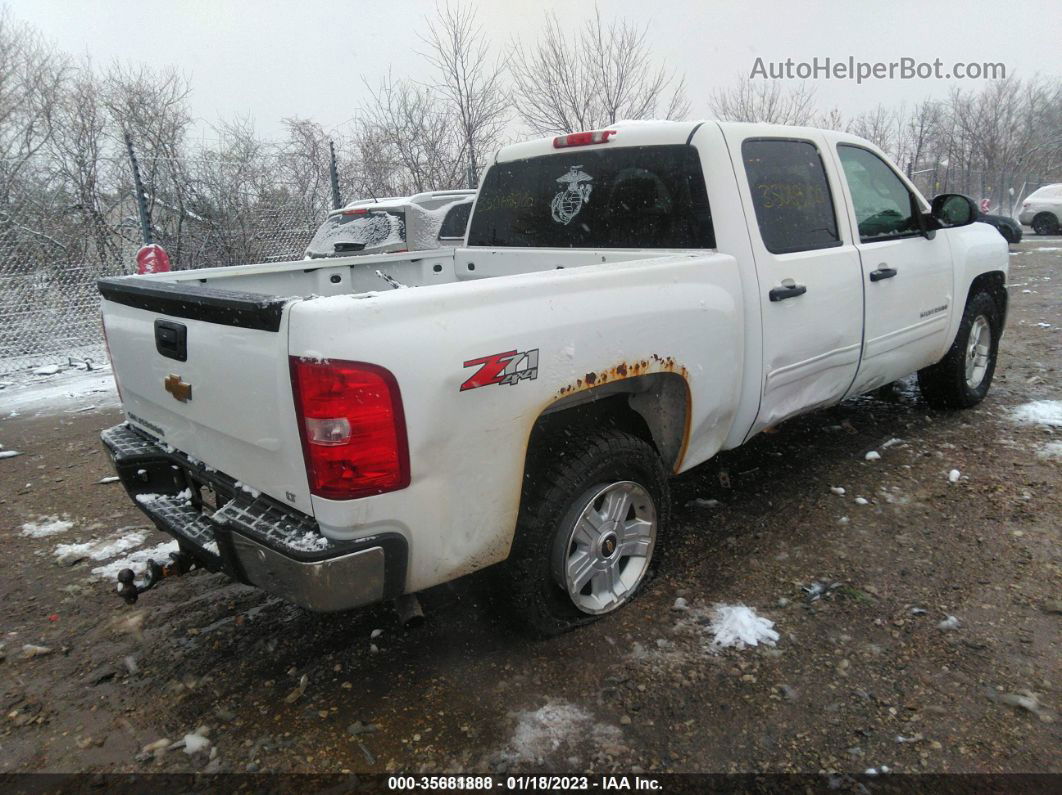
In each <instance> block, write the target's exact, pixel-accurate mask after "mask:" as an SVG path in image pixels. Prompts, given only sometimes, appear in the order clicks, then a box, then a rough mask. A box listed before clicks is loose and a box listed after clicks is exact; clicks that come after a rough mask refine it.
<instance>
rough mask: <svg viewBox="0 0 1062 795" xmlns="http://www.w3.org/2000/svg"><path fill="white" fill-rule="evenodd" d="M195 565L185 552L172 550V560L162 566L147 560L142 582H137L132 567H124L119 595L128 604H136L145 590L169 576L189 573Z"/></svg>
mask: <svg viewBox="0 0 1062 795" xmlns="http://www.w3.org/2000/svg"><path fill="white" fill-rule="evenodd" d="M193 566H195V561H194V560H193V559H192V557H191V556H190V555H186V554H185V553H184V552H171V553H170V562H169V563H166V564H165V565H163V566H160V565H159V564H158V563H156V562H155V561H154V560H151V559H149V560H148V562H147V571H145V572H144V580H143V582H142V583H140V584H137V583H136V581H135V580H136V575H135V574H134V573H133V570H132V569H122V570H121V571H120V572H118V595H119V596H121V597H122V599H123V600H125V603H126V604H127V605H132V604H136V600H137V598H138V597H139V596H140V594H142V593H144V591H150V590H151V589H152V588H154V587H155V586H156V585H158V584H159V583H160V582H162V581H163V580H164V579H166V578H167V577H180V576H181V575H182V574H186V573H188V571H189V570H191V569H192V567H193Z"/></svg>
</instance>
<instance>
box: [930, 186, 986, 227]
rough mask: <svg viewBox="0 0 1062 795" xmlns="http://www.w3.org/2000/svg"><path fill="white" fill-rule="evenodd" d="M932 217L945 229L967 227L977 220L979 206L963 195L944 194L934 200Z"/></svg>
mask: <svg viewBox="0 0 1062 795" xmlns="http://www.w3.org/2000/svg"><path fill="white" fill-rule="evenodd" d="M931 206H932V210H931V211H930V215H932V216H933V218H934V219H936V221H937V222H938V223H939V224H940V225H941V226H942V227H944V228H949V227H954V226H966V225H967V224H972V223H973V222H974V221H976V220H977V216H978V215H979V213H978V210H977V205H976V204H974V203H973V200H972V199H970V198H969V197H968V196H963V195H962V194H961V193H942V194H940V195H939V196H937V197H936V198H934V199H933V203H932V205H931Z"/></svg>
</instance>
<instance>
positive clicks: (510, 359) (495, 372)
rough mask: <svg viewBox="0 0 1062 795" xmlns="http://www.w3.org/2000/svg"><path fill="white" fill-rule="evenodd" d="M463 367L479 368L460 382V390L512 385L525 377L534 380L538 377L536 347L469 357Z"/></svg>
mask: <svg viewBox="0 0 1062 795" xmlns="http://www.w3.org/2000/svg"><path fill="white" fill-rule="evenodd" d="M465 367H478V368H479V369H478V370H476V372H475V374H473V375H472V376H471V377H470V378H469V379H468V380H467V381H465V382H464V383H463V384H461V391H462V392H464V391H465V390H467V389H476V388H477V387H481V386H489V385H490V384H508V385H509V386H512V385H513V384H518V383H520V382H521V381H523V380H525V379H526V380H528V381H534V380H535V379H536V378H538V348H535V349H534V350H530V351H505V352H504V353H493V354H491V355H490V356H483V357H481V358H479V359H469V360H468V361H467V362H465Z"/></svg>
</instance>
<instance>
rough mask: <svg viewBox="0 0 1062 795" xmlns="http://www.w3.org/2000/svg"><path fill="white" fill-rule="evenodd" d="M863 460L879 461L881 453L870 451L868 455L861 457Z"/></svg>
mask: <svg viewBox="0 0 1062 795" xmlns="http://www.w3.org/2000/svg"><path fill="white" fill-rule="evenodd" d="M863 458H864V459H866V460H867V461H880V460H881V453H879V452H878V451H877V450H871V451H870V452H869V453H867V454H866V455H865V456H863Z"/></svg>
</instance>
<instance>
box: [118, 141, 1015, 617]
mask: <svg viewBox="0 0 1062 795" xmlns="http://www.w3.org/2000/svg"><path fill="white" fill-rule="evenodd" d="M975 218H976V208H975V207H973V206H972V205H971V202H970V200H969V199H967V198H965V197H962V196H959V195H955V194H949V195H943V196H938V197H936V198H935V199H934V200H933V201H932V202H931V203H930V202H927V201H926V200H925V199H924V198H923V197H922V196H921V195H920V194H919V192H918V190H917V189H916V188H915V187H914V186H913V185H912V184H911V182H910V181H909V180H907V179H906V178H905V177H904V175H903V173H902V172H901V171H900V170H899V169H897V168H896V167H895V165H893V164H892V163H891V162H889V160H888V159H887V158H886V157H885V155H883V154H882V152H881V151H880V150H878V149H877V148H876V147H874V146H873V145H872V144H870V143H868V142H867V141H865V140H862V139H860V138H857V137H855V136H852V135H846V134H843V133H837V132H829V131H824V130H818V129H808V128H798V127H779V126H772V125H755V124H736V123H735V124H727V123H717V122H700V123H693V122H659V123H639V124H630V125H624V124H620V125H616V126H615V127H613V128H612V129H608V130H595V131H589V132H581V133H574V134H570V135H562V136H558V137H556V138H547V139H543V140H536V141H530V142H526V143H520V144H515V145H512V146H507V147H505V148H503V149H502V150H501V151H500V152H498V154H497V155H496V157H495V159H494V161H493V162H492V163H491V164H490V166H489V168H488V170H487V171H486V173H485V175H484V177H483V180H482V184H481V187H480V190H479V192H478V194H477V197H476V200H475V205H474V207H473V209H472V215H471V219H470V221H469V226H468V230H467V237H466V240H465V241H464V244H463V245H462V246H459V247H456V248H454V249H447V250H435V251H418V252H415V253H404V254H387V255H381V256H360V257H341V258H331V259H322V260H313V261H306V260H303V261H298V262H288V263H270V264H259V265H247V266H240V267H223V268H212V269H204V270H193V271H184V272H172V273H165V274H155V275H151V276H131V277H124V278H117V279H103V280H101V281H100V282H99V289H100V291H101V293H102V295H103V320H104V326H105V332H106V338H107V341H108V344H109V349H110V353H111V356H112V361H113V369H114V373H115V376H116V379H117V385H118V388H119V391H120V394H121V400H122V406H123V408H124V412H125V416H126V421H125V422H123V423H122V424H121V425H118V426H116V427H114V428H110V429H109V430H106V431H104V432H103V434H102V436H103V442H104V444H105V446H106V448H107V450H108V451H109V452H110V455H111V457H112V458H113V461H114V464H115V466H116V467H117V471H118V474H119V475H120V477H121V481H122V483H123V484H124V485H125V488H126V489H127V490H128V492H129V494H130V496H131V497H132V498H133V499H134V500H136V502H137V503H138V504H139V506H140V508H141V509H142V510H143V511H144V512H145V513H146V514H147V515H148V516H149V517H150V518H151V520H152V521H153V522H154V523H155V524H156V525H157V526H158V527H159V528H160V529H161V530H163V531H164V532H166V533H169V534H171V535H172V536H174V537H175V538H176V539H177V541H178V542H179V545H180V548H181V553H180V559H181V560H183V561H184V563H183V564H182V565H180V566H178V565H177V562H178V561H177V556H175V558H174V562H172V563H171V564H169V565H168V566H167V567H166V571H167V572H169V570H170V569H174V568H177V569H183V568H186V567H188V566H189V565H192V563H194V565H197V566H199V567H203V568H206V569H210V570H215V571H224V572H226V573H228V575H230V576H231V577H232V578H234V579H236V580H239V581H241V582H244V583H250V584H253V585H254V586H257V587H259V588H262V589H264V590H266V591H268V592H271V593H273V594H276V595H279V596H281V597H283V598H284V599H287V600H290V601H291V602H294V603H297V604H299V605H302V606H303V607H305V608H308V609H310V610H315V611H336V610H343V609H347V608H353V607H357V606H359V605H365V604H368V603H371V602H376V601H379V600H384V599H391V598H397V597H400V596H403V595H409V594H415V593H416V592H418V591H421V590H423V589H426V588H429V587H431V586H434V585H437V584H440V583H444V582H447V581H449V580H453V579H455V578H458V577H461V576H463V575H466V574H468V573H470V572H473V571H476V570H479V569H484V568H486V567H489V566H494V565H495V564H500V565H498V566H497V567H496V569H495V570H496V571H497V573H498V576H499V578H500V579H501V581H502V583H503V590H504V591H505V592H506V595H507V596H508V597H510V598H511V601H512V603H513V605H514V606H515V608H516V609H517V610H518V611H519V612H520V613H521V614H522V616H523V617H524V619H525V620H526V622H527V623H528V624H529V625H530V626H531V627H533V628H535V629H536V630H538V631H540V632H542V633H556V632H560V631H563V630H566V629H569V628H571V627H573V626H576V625H579V624H582V623H585V622H587V621H591V620H593V619H595V618H597V617H600V616H602V615H605V614H608V613H611V612H613V611H615V610H616V609H618V608H619V607H620V606H622V605H623V604H624V603H626V602H627V601H628V600H630V599H631V598H632V597H633V596H634V595H635V594H636V593H637V591H638V589H639V587H640V586H641V585H642V584H643V583H644V581H645V579H646V574H647V572H648V570H649V568H650V564H651V562H652V559H653V553H654V550H655V549H656V547H657V545H658V544H662V543H666V542H667V524H668V513H669V496H668V479H669V476H671V475H674V474H677V473H681V472H684V471H686V470H688V469H690V468H691V467H695V466H697V465H698V464H701V463H703V462H705V461H707V460H708V459H710V458H712V456H714V455H715V454H716V453H718V452H719V451H720V450H726V449H730V448H734V447H737V446H738V445H740V444H742V443H743V442H745V441H746V440H748V439H749V438H750V437H752V436H754V435H755V434H757V433H759V432H760V431H762V430H764V429H766V428H770V427H771V426H775V425H777V424H778V423H780V422H782V421H784V420H786V419H787V418H789V417H793V416H794V415H797V414H801V413H803V412H807V411H811V410H813V409H817V408H820V407H824V406H830V405H833V404H836V403H838V402H839V401H841V400H844V399H845V398H846V397H850V396H853V395H859V394H861V393H865V392H869V391H871V390H874V389H877V388H879V387H882V386H884V385H887V384H890V383H891V382H893V381H895V380H897V379H899V378H902V377H904V376H907V375H909V374H911V373H916V372H917V373H918V382H919V384H920V388H921V392H922V395H923V396H924V399H925V401H926V402H927V403H928V404H929V405H930V406H932V407H935V408H941V409H961V408H964V407H969V406H973V405H974V404H976V403H978V402H979V401H981V400H982V399H983V398H984V397H985V394H986V393H987V391H988V389H989V385H990V384H991V382H992V374H993V370H994V368H995V364H996V354H997V349H998V346H999V341H1000V337H1001V335H1002V332H1003V327H1004V321H1005V316H1006V310H1007V290H1006V280H1007V245H1006V242H1005V241H1004V240H1003V239H1002V238H1001V237H1000V236H999V234H997V233H996V231H995V230H994V229H991V228H990V227H988V226H986V225H984V224H977V223H973V221H974V219H975ZM190 562H191V563H190ZM155 568H156V569H161V568H162V567H158V566H156V567H155ZM133 576H134V575H133V573H132V572H127V574H126V581H125V582H124V585H123V587H125V588H126V589H128V590H132V591H133V593H134V595H135V592H136V591H137V589H142V588H144V587H146V586H145V585H144V584H142V583H141V584H138V583H137V582H133V581H131V580H132V578H133ZM149 579H151V580H154V577H149ZM148 584H151V583H148Z"/></svg>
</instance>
